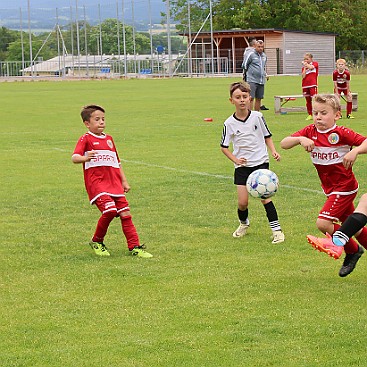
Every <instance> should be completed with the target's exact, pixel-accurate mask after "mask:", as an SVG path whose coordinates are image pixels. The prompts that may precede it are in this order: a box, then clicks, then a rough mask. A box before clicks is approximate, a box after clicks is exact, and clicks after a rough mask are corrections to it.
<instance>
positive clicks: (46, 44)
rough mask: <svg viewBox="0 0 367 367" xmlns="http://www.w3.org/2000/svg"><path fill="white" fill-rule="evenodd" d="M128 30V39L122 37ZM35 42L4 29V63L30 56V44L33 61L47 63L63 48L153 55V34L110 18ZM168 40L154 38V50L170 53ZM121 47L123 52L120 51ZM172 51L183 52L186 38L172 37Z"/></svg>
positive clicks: (0, 54)
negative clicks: (161, 49) (139, 30)
mask: <svg viewBox="0 0 367 367" xmlns="http://www.w3.org/2000/svg"><path fill="white" fill-rule="evenodd" d="M123 31H124V35H125V36H124V37H123V35H122V33H123ZM31 40H32V42H29V34H28V33H26V32H23V34H21V32H20V31H15V30H11V29H8V28H5V27H1V28H0V61H22V57H24V58H25V59H26V60H27V59H29V55H30V49H29V48H30V44H32V55H33V58H35V57H37V58H42V59H43V60H47V59H50V58H52V57H55V56H58V55H59V52H60V53H61V54H63V49H64V50H65V49H66V51H67V52H68V53H69V54H71V53H72V50H73V53H74V55H75V54H77V52H78V50H79V52H80V54H82V55H85V54H90V55H99V54H106V55H112V54H114V55H118V52H119V51H120V54H123V53H124V49H125V51H126V54H134V52H135V53H136V54H150V53H151V39H150V34H149V33H144V32H134V29H133V27H132V26H128V25H125V26H124V27H123V25H122V23H121V22H119V21H117V20H116V19H112V18H111V19H106V20H104V21H103V22H102V23H101V24H100V25H95V26H92V25H90V24H89V23H87V22H86V23H85V24H84V22H81V21H79V22H78V23H72V24H69V25H67V26H65V27H62V28H59V29H58V28H56V27H55V29H54V30H53V31H51V32H47V33H41V34H38V35H35V34H32V35H31ZM167 44H168V39H167V35H166V34H165V33H158V34H153V35H152V48H153V51H154V52H155V51H156V49H157V47H158V46H163V47H164V48H165V49H166V50H167ZM119 48H120V50H119ZM171 49H172V52H173V53H176V52H179V51H180V50H181V51H183V50H185V49H186V46H184V45H183V39H182V37H177V36H175V35H174V36H173V37H171Z"/></svg>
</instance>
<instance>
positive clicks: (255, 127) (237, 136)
mask: <svg viewBox="0 0 367 367" xmlns="http://www.w3.org/2000/svg"><path fill="white" fill-rule="evenodd" d="M270 137H271V132H270V131H269V129H268V127H267V125H266V122H265V119H264V116H263V114H262V113H260V112H257V111H249V115H248V116H247V118H246V119H245V120H240V119H238V118H237V117H236V116H235V114H233V115H232V116H230V117H228V118H227V120H226V121H225V122H224V127H223V133H222V140H221V143H220V145H221V147H223V148H228V147H229V146H230V144H231V143H232V145H233V155H234V156H236V158H245V159H246V164H245V165H244V166H245V167H255V166H258V165H260V164H262V163H268V162H269V154H268V149H267V146H266V143H265V139H266V138H270ZM237 167H239V166H238V165H236V164H235V168H237Z"/></svg>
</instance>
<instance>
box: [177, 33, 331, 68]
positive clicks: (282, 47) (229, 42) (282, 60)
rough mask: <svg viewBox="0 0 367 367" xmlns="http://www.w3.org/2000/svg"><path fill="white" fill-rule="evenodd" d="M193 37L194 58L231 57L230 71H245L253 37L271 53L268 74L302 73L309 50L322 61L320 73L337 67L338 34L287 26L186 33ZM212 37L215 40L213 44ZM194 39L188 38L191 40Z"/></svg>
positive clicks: (269, 54) (192, 51)
mask: <svg viewBox="0 0 367 367" xmlns="http://www.w3.org/2000/svg"><path fill="white" fill-rule="evenodd" d="M182 35H183V36H186V37H187V38H191V42H192V46H191V57H192V58H193V59H195V58H207V59H208V58H211V54H212V49H213V51H214V52H213V54H214V58H222V57H227V58H228V59H229V72H230V73H241V72H242V69H241V63H242V60H243V52H244V50H245V48H246V47H248V40H249V39H250V38H252V37H256V38H257V39H261V40H263V41H264V43H265V53H266V55H267V56H268V62H267V73H268V74H269V75H275V74H300V72H301V68H302V65H301V61H302V60H303V55H304V54H305V53H306V52H309V53H311V54H313V56H314V59H315V60H317V61H318V62H319V65H320V70H319V72H320V74H331V73H332V71H333V70H334V68H335V37H336V34H335V33H322V32H305V31H289V30H284V29H274V28H271V29H245V30H239V29H234V30H228V31H215V32H213V38H212V33H211V32H200V33H198V34H197V33H192V34H191V35H187V34H182ZM211 39H213V46H212V42H211ZM189 41H190V40H189V39H188V42H189Z"/></svg>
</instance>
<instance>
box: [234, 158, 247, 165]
mask: <svg viewBox="0 0 367 367" xmlns="http://www.w3.org/2000/svg"><path fill="white" fill-rule="evenodd" d="M246 162H247V160H246V158H237V159H236V161H235V162H234V163H236V164H237V165H239V166H244V165H245V164H246Z"/></svg>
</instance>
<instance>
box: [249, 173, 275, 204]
mask: <svg viewBox="0 0 367 367" xmlns="http://www.w3.org/2000/svg"><path fill="white" fill-rule="evenodd" d="M246 187H247V191H248V192H249V194H250V195H251V196H253V197H254V198H260V199H267V198H270V197H272V196H273V195H275V193H276V192H277V191H278V187H279V179H278V176H277V175H276V174H275V173H274V172H273V171H270V170H268V169H258V170H256V171H254V172H252V173H251V174H250V176H248V179H247V182H246Z"/></svg>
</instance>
